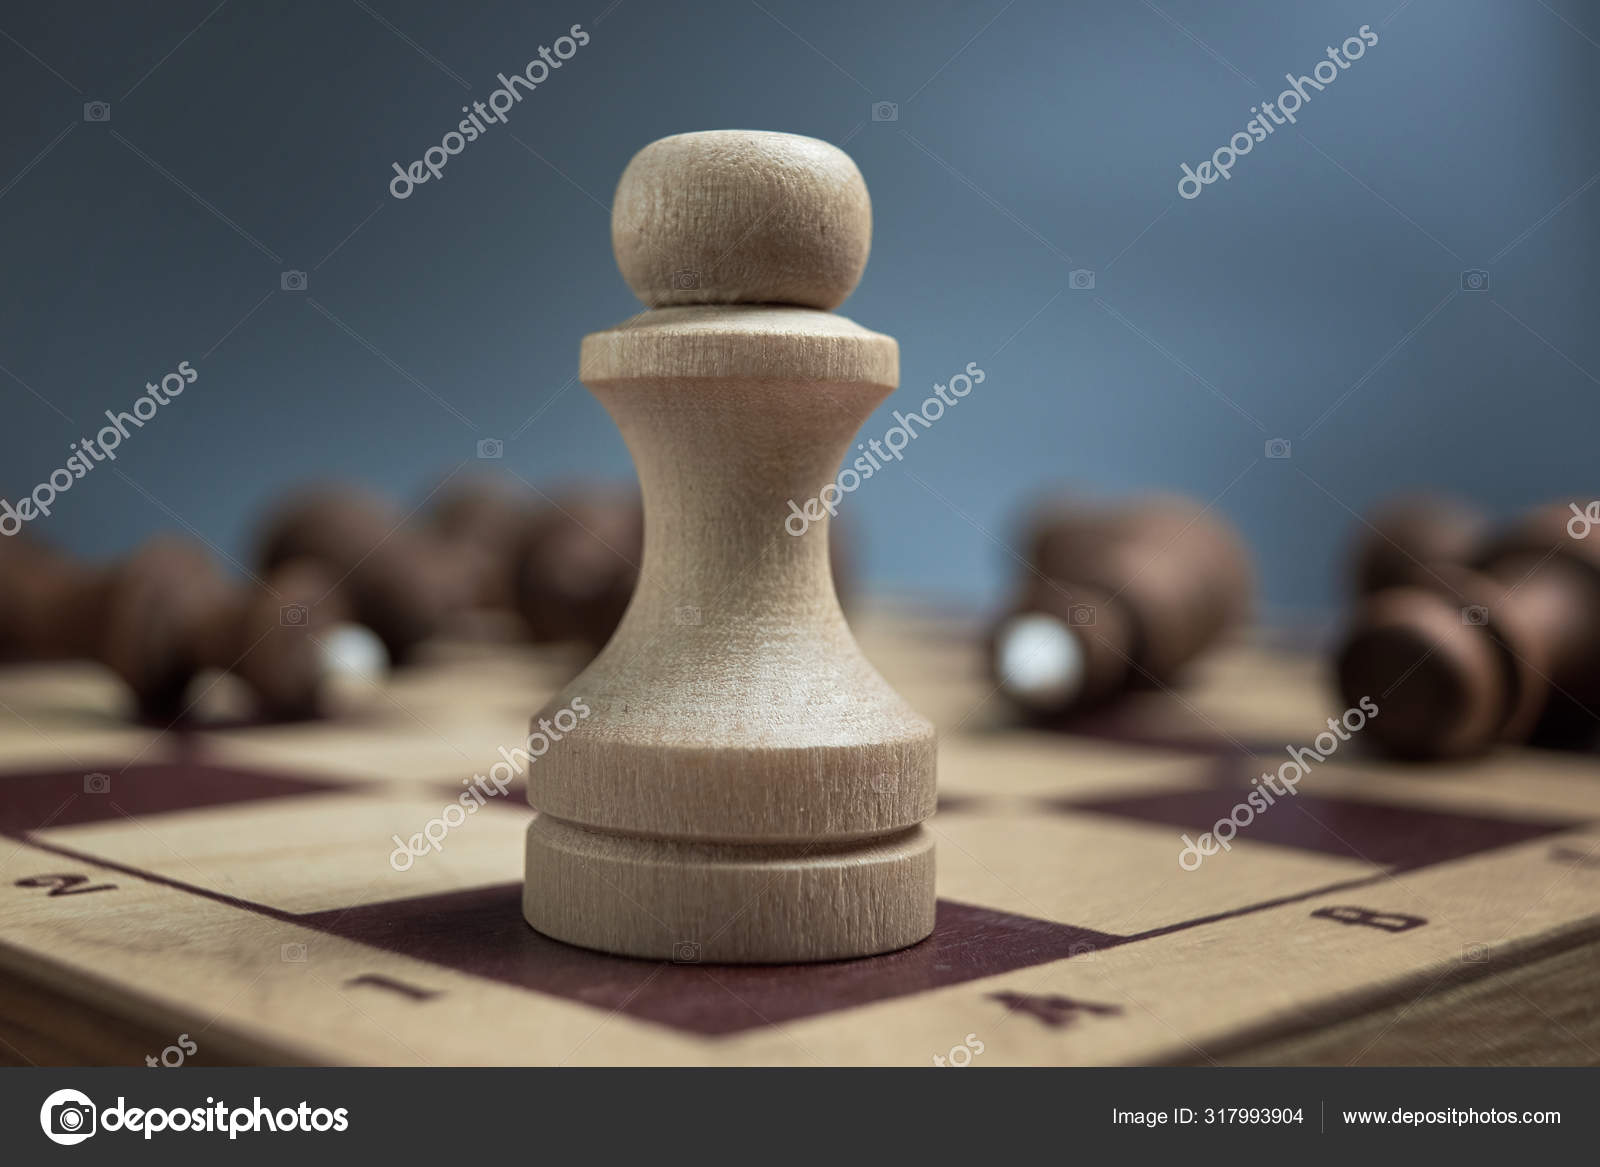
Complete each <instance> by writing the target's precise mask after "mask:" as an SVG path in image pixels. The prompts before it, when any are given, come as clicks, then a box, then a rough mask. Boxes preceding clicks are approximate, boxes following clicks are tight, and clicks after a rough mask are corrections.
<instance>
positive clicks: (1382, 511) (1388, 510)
mask: <svg viewBox="0 0 1600 1167" xmlns="http://www.w3.org/2000/svg"><path fill="white" fill-rule="evenodd" d="M1488 534H1489V520H1488V517H1487V516H1486V515H1484V514H1483V513H1482V512H1481V511H1479V510H1477V509H1476V508H1474V507H1471V506H1468V505H1467V504H1466V503H1464V502H1461V501H1459V500H1458V499H1453V498H1448V497H1446V496H1443V495H1438V494H1404V495H1397V496H1395V497H1394V498H1391V499H1389V500H1387V501H1386V502H1384V503H1383V504H1381V505H1380V506H1378V507H1377V508H1376V509H1374V510H1373V512H1372V514H1371V515H1370V516H1369V517H1368V519H1367V521H1366V523H1365V525H1363V526H1362V527H1361V528H1360V530H1359V531H1358V532H1357V534H1356V541H1355V547H1354V551H1353V554H1352V555H1351V562H1352V567H1353V570H1352V573H1351V575H1352V578H1351V583H1352V585H1353V587H1354V590H1355V594H1356V595H1357V596H1367V595H1371V594H1372V593H1373V592H1378V591H1382V590H1383V589H1384V588H1393V587H1404V586H1408V585H1415V586H1420V587H1430V586H1433V584H1434V583H1435V582H1437V581H1435V580H1434V579H1433V578H1432V573H1433V571H1434V570H1435V569H1436V568H1437V567H1439V566H1441V565H1458V566H1459V565H1461V564H1467V563H1471V562H1473V561H1474V560H1475V559H1477V558H1478V557H1479V556H1480V555H1481V554H1482V553H1483V549H1484V541H1485V540H1486V538H1487V537H1488Z"/></svg>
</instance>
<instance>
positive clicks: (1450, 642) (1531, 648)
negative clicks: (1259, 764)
mask: <svg viewBox="0 0 1600 1167" xmlns="http://www.w3.org/2000/svg"><path fill="white" fill-rule="evenodd" d="M1569 518H1570V511H1569V508H1568V507H1567V506H1566V505H1565V504H1561V503H1553V504H1551V505H1549V506H1546V507H1541V508H1540V509H1538V510H1536V511H1534V512H1533V513H1531V514H1529V515H1528V516H1526V517H1525V518H1524V519H1523V520H1521V521H1520V522H1518V523H1516V524H1515V525H1513V526H1512V527H1511V528H1510V529H1509V530H1508V531H1506V532H1505V533H1504V534H1502V535H1500V536H1498V537H1496V538H1493V539H1490V540H1489V541H1488V542H1487V544H1486V545H1485V547H1484V549H1483V550H1482V551H1481V552H1480V553H1479V554H1478V555H1477V556H1476V557H1475V559H1474V561H1473V563H1472V565H1471V566H1470V567H1459V566H1456V567H1452V566H1448V565H1445V566H1439V567H1437V568H1436V569H1435V570H1434V572H1432V573H1430V574H1432V575H1433V576H1434V578H1433V580H1432V585H1433V586H1430V587H1421V586H1408V587H1395V588H1387V589H1385V590H1383V591H1380V592H1376V593H1374V594H1373V595H1371V596H1369V597H1368V598H1367V600H1366V602H1365V603H1364V604H1363V605H1362V606H1361V608H1360V609H1359V611H1358V612H1357V613H1356V615H1355V617H1354V619H1353V621H1352V624H1351V627H1350V630H1349V632H1348V634H1347V635H1346V637H1345V640H1344V643H1343V646H1342V647H1341V648H1340V649H1339V652H1338V656H1337V661H1336V670H1337V674H1338V681H1339V687H1340V689H1341V690H1342V692H1343V693H1344V694H1345V696H1346V697H1347V698H1348V697H1350V696H1351V695H1352V694H1354V695H1357V696H1359V695H1370V696H1371V698H1372V699H1373V701H1374V702H1376V703H1377V705H1378V707H1379V709H1380V710H1381V711H1382V712H1381V716H1379V717H1376V718H1374V719H1373V720H1372V723H1371V727H1370V729H1369V730H1368V731H1367V732H1368V734H1370V735H1371V737H1372V739H1373V740H1374V741H1376V742H1377V743H1379V744H1380V745H1381V746H1382V747H1384V748H1385V749H1386V750H1388V751H1389V752H1390V753H1392V754H1395V755H1397V756H1400V757H1406V758H1415V759H1433V758H1448V757H1464V756H1469V755H1473V754H1479V753H1482V752H1484V751H1485V750H1487V749H1489V748H1490V747H1491V746H1492V745H1494V744H1495V743H1497V742H1526V741H1529V740H1533V739H1535V738H1537V737H1539V736H1540V734H1541V729H1542V726H1543V723H1546V722H1549V721H1551V720H1563V719H1565V717H1564V715H1566V714H1570V713H1571V712H1572V711H1573V710H1574V709H1576V710H1577V711H1579V712H1582V711H1584V710H1587V711H1588V714H1587V716H1588V718H1589V720H1590V721H1593V720H1594V719H1595V718H1596V717H1600V539H1597V538H1593V537H1590V538H1575V537H1574V536H1573V535H1572V534H1571V533H1570V532H1569V531H1568V529H1567V521H1568V519H1569Z"/></svg>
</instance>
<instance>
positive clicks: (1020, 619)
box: [989, 495, 1252, 720]
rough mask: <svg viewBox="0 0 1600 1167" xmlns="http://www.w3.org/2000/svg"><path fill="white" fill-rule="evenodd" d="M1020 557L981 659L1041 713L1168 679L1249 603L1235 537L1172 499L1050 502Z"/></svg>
mask: <svg viewBox="0 0 1600 1167" xmlns="http://www.w3.org/2000/svg"><path fill="white" fill-rule="evenodd" d="M1028 562H1029V565H1030V573H1029V576H1028V578H1027V579H1026V580H1025V581H1024V583H1023V586H1022V589H1021V595H1020V596H1019V597H1018V599H1017V600H1016V601H1015V603H1014V604H1013V605H1012V606H1011V608H1010V609H1009V610H1008V611H1007V612H1006V613H1005V615H1003V616H1002V617H1001V618H1000V619H999V620H998V621H997V622H996V624H995V626H994V628H993V630H992V632H991V634H990V638H989V659H990V668H991V672H992V674H993V676H994V679H995V683H996V684H997V685H998V686H999V687H1000V689H1001V691H1002V692H1003V693H1004V694H1005V695H1006V696H1007V697H1008V698H1009V699H1010V700H1011V701H1012V702H1013V703H1014V704H1015V705H1016V706H1017V707H1018V708H1019V709H1020V710H1021V711H1022V712H1023V713H1024V714H1026V715H1028V716H1030V717H1033V718H1036V719H1040V720H1052V719H1056V718H1060V717H1062V716H1064V715H1067V714H1070V713H1072V712H1074V711H1076V710H1080V709H1084V708H1088V707H1090V706H1093V705H1095V704H1098V703H1101V702H1104V701H1107V700H1109V699H1111V698H1114V697H1116V696H1118V695H1119V694H1122V693H1125V692H1127V691H1129V690H1130V689H1133V688H1139V687H1148V686H1154V685H1165V684H1169V683H1170V682H1171V681H1172V680H1173V679H1174V678H1175V677H1176V676H1177V675H1178V673H1179V672H1180V671H1181V669H1182V668H1183V666H1185V665H1186V664H1188V663H1189V662H1190V661H1191V660H1193V659H1194V658H1195V657H1197V656H1198V655H1200V653H1202V652H1204V651H1205V650H1206V649H1207V648H1209V647H1210V646H1211V645H1212V644H1214V643H1215V642H1216V641H1217V640H1218V638H1219V637H1220V636H1221V635H1222V634H1223V633H1224V632H1225V631H1226V630H1227V629H1228V628H1230V627H1232V626H1234V625H1236V624H1238V623H1239V622H1241V621H1242V620H1243V618H1244V616H1245V614H1246V613H1247V612H1248V610H1249V607H1250V597H1251V591H1252V572H1251V566H1250V561H1249V557H1248V554H1247V552H1246V551H1245V549H1244V545H1243V543H1242V542H1241V541H1240V539H1239V537H1238V536H1237V535H1236V534H1235V532H1234V531H1233V530H1232V528H1230V527H1229V526H1228V525H1227V524H1226V523H1225V522H1223V521H1222V520H1221V519H1220V518H1219V517H1217V516H1216V515H1214V514H1213V513H1211V512H1210V511H1209V510H1207V509H1206V508H1204V507H1202V506H1201V505H1200V504H1199V503H1196V502H1193V501H1191V500H1189V499H1185V498H1181V497H1178V496H1176V495H1156V496H1152V497H1150V498H1145V499H1140V500H1136V501H1134V502H1132V503H1125V504H1120V505H1113V506H1091V505H1084V504H1076V503H1067V504H1059V505H1056V506H1053V507H1051V508H1049V509H1047V510H1046V511H1045V512H1044V513H1042V514H1040V515H1037V516H1036V517H1035V518H1034V520H1033V522H1032V524H1031V534H1030V549H1029V555H1028Z"/></svg>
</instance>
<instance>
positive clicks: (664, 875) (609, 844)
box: [522, 815, 934, 964]
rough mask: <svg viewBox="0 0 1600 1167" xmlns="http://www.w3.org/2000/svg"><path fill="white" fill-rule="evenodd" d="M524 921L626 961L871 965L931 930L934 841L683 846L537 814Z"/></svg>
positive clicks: (897, 837)
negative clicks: (860, 961)
mask: <svg viewBox="0 0 1600 1167" xmlns="http://www.w3.org/2000/svg"><path fill="white" fill-rule="evenodd" d="M522 912H523V915H524V916H525V917H527V920H528V923H530V924H532V925H533V927H534V928H536V929H537V930H538V931H540V932H542V933H544V934H545V935H546V936H549V937H552V938H553V939H556V940H562V941H565V942H566V943H568V944H577V945H581V946H582V947H584V948H595V949H599V950H601V951H602V952H611V953H616V954H618V955H621V956H636V957H647V958H653V959H658V960H674V961H679V962H684V963H701V962H703V963H738V964H763V963H789V962H795V961H815V960H845V959H849V958H852V957H860V956H875V955H877V954H879V953H884V952H892V951H894V950H895V949H899V948H905V947H906V946H908V945H911V944H915V943H916V942H917V941H919V940H922V939H924V938H925V937H927V935H928V934H929V933H930V932H932V931H933V916H934V888H933V838H932V836H931V835H930V834H929V833H928V832H927V831H926V830H925V829H924V828H923V827H920V826H918V827H913V828H911V829H910V830H907V831H902V832H899V833H897V834H894V835H890V836H886V837H882V838H875V839H869V840H864V841H858V842H851V843H830V844H821V843H819V844H811V845H808V844H794V845H768V844H760V845H733V844H704V843H681V842H669V841H666V840H662V839H643V838H638V837H636V836H626V835H614V834H605V833H601V832H598V831H591V830H587V829H586V828H584V827H581V826H578V825H576V824H574V823H570V822H565V821H563V820H561V819H557V818H552V817H551V816H549V815H540V816H539V817H537V818H536V819H534V821H533V823H532V824H531V825H530V826H529V828H528V852H527V881H526V883H525V884H524V891H523V895H522Z"/></svg>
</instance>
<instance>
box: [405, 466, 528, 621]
mask: <svg viewBox="0 0 1600 1167" xmlns="http://www.w3.org/2000/svg"><path fill="white" fill-rule="evenodd" d="M539 511H540V507H539V504H538V501H537V499H536V497H535V495H534V492H533V491H532V490H530V489H528V488H527V487H524V486H522V485H521V484H519V483H516V482H512V481H509V480H506V479H502V478H488V477H477V478H466V479H456V480H454V481H451V482H448V483H446V484H445V485H444V486H442V487H440V489H439V491H438V493H437V496H436V497H435V499H434V502H433V505H432V507H431V508H430V511H429V515H428V524H427V525H428V529H429V530H430V531H431V532H432V533H433V535H434V536H435V537H436V539H437V540H438V542H439V543H440V544H441V546H442V550H443V552H444V553H445V554H447V555H448V556H450V557H452V558H454V559H455V560H457V561H458V562H459V563H460V564H461V567H462V570H463V571H464V573H465V574H466V576H467V580H468V585H467V589H466V590H467V601H468V603H469V604H470V605H471V606H472V607H473V608H477V609H485V610H496V611H498V610H506V611H509V610H513V609H515V608H516V607H517V606H518V604H517V587H518V576H519V574H520V570H519V567H520V561H521V550H522V547H523V546H524V544H525V542H526V540H527V537H528V533H529V531H530V529H531V528H532V526H533V524H534V521H535V517H536V516H537V515H538V513H539Z"/></svg>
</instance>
